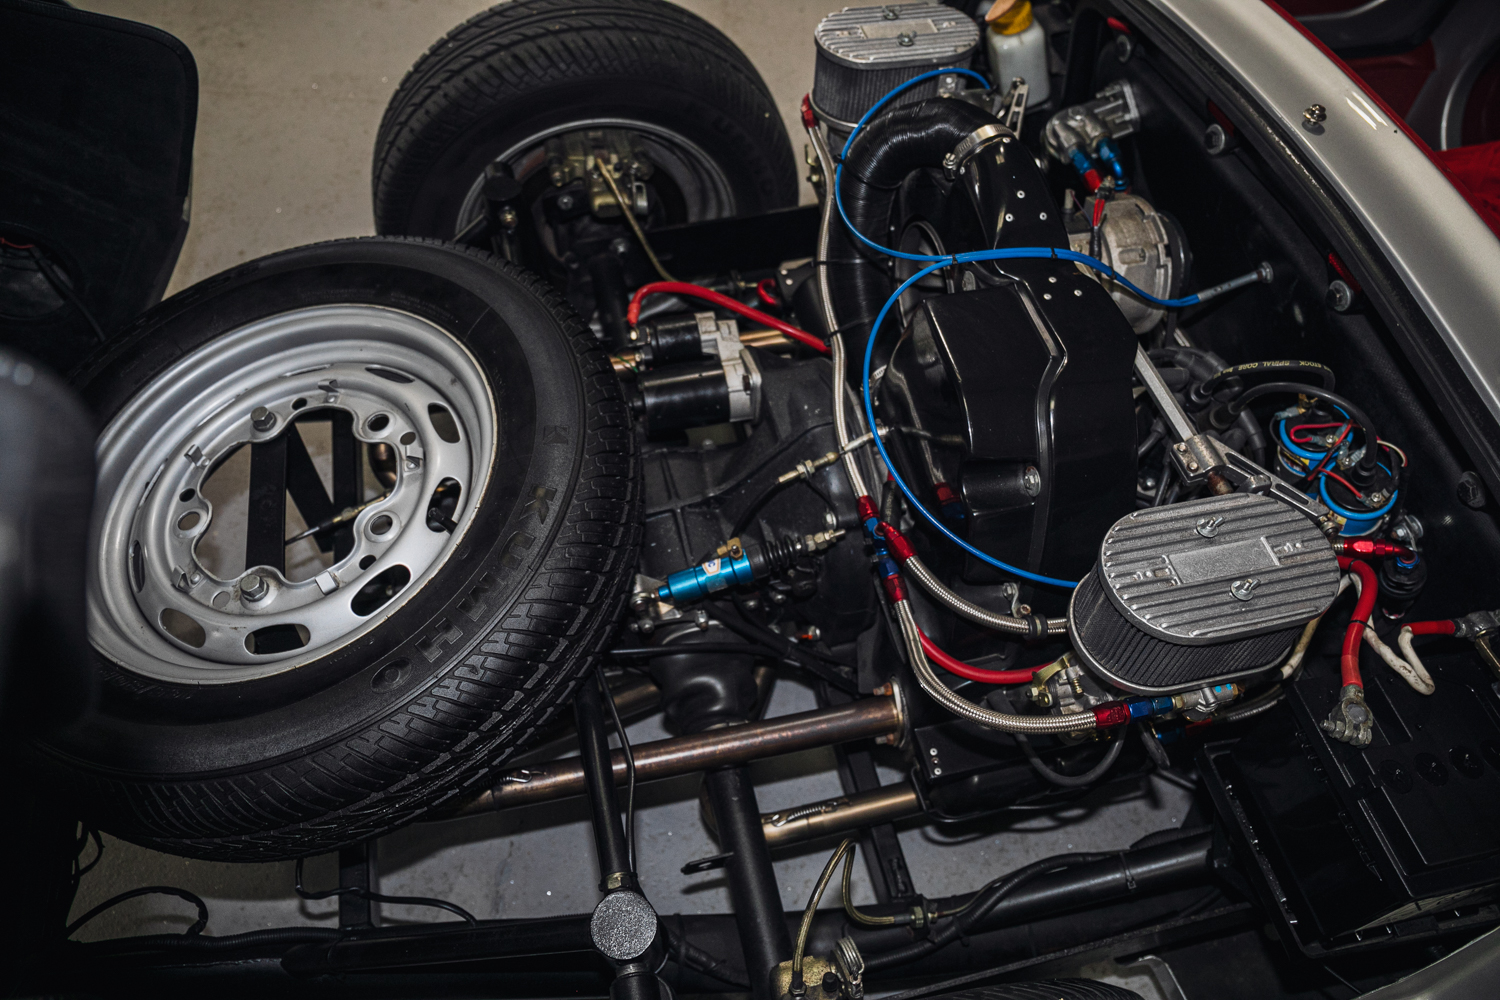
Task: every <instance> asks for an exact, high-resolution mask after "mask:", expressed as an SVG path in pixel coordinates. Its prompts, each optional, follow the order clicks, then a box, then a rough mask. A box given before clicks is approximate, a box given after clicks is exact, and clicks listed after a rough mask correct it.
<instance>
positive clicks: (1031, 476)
mask: <svg viewBox="0 0 1500 1000" xmlns="http://www.w3.org/2000/svg"><path fill="white" fill-rule="evenodd" d="M1021 486H1022V488H1024V489H1025V490H1026V495H1027V496H1032V497H1034V496H1036V495H1037V494H1038V493H1040V492H1042V474H1041V473H1040V472H1038V471H1037V468H1036V466H1034V465H1028V466H1026V471H1024V472H1022V473H1021Z"/></svg>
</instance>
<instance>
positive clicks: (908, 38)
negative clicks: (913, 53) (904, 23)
mask: <svg viewBox="0 0 1500 1000" xmlns="http://www.w3.org/2000/svg"><path fill="white" fill-rule="evenodd" d="M896 44H897V45H899V46H901V47H902V48H903V49H908V48H911V47H912V46H913V45H915V44H917V36H916V35H913V34H912V33H911V32H909V31H903V32H901V34H899V35H897V36H896Z"/></svg>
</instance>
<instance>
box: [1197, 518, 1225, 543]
mask: <svg viewBox="0 0 1500 1000" xmlns="http://www.w3.org/2000/svg"><path fill="white" fill-rule="evenodd" d="M1223 524H1224V518H1223V517H1220V516H1217V515H1216V516H1214V517H1201V518H1199V519H1198V527H1197V529H1196V530H1197V532H1198V534H1200V535H1202V536H1203V537H1204V538H1212V537H1214V536H1215V535H1217V534H1218V533H1219V528H1220V527H1222V526H1223Z"/></svg>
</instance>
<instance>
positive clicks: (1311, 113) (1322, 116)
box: [1302, 104, 1328, 125]
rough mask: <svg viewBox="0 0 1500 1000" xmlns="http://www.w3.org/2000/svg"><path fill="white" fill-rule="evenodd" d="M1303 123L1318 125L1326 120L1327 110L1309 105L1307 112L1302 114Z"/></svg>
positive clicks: (1320, 106) (1319, 106)
mask: <svg viewBox="0 0 1500 1000" xmlns="http://www.w3.org/2000/svg"><path fill="white" fill-rule="evenodd" d="M1302 119H1303V121H1305V122H1307V123H1308V124H1309V125H1318V124H1321V123H1323V122H1325V121H1327V120H1328V109H1327V108H1325V107H1323V105H1321V104H1309V105H1308V106H1307V110H1306V111H1304V112H1302Z"/></svg>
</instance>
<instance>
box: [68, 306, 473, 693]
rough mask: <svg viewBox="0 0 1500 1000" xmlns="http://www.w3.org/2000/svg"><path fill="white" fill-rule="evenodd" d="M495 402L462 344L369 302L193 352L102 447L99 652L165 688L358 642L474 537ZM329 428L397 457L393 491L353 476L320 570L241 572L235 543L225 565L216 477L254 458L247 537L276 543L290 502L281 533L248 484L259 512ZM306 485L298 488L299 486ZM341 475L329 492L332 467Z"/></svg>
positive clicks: (246, 673)
mask: <svg viewBox="0 0 1500 1000" xmlns="http://www.w3.org/2000/svg"><path fill="white" fill-rule="evenodd" d="M492 398H493V397H492V394H491V391H490V387H489V385H488V382H487V380H486V379H485V377H484V375H483V373H482V372H481V370H480V368H479V365H478V363H477V362H476V361H475V360H474V358H473V357H472V356H471V355H470V354H469V352H468V351H467V350H466V349H465V348H464V347H463V346H462V345H460V344H459V343H458V341H456V340H455V339H453V338H452V337H451V336H449V335H448V334H447V333H445V332H444V331H442V330H441V329H439V328H438V327H436V326H434V325H433V324H431V323H429V322H427V321H426V320H423V319H420V318H419V317H416V316H412V315H410V314H408V313H403V312H399V311H397V310H393V309H386V308H382V307H377V306H365V305H337V306H319V307H314V308H308V309H300V310H295V311H292V312H287V313H283V314H280V315H277V316H273V317H270V318H267V319H264V320H260V321H257V322H255V323H252V324H249V325H247V326H244V327H241V328H239V329H236V330H234V331H232V332H230V333H228V334H226V335H224V336H222V337H219V338H217V339H215V340H214V341H213V342H211V343H210V344H208V345H206V346H204V347H202V348H200V349H198V350H197V351H195V352H193V353H192V354H190V355H189V356H188V357H186V358H184V359H183V360H182V361H180V362H178V363H177V364H176V365H174V366H173V367H172V368H170V369H169V370H167V371H166V372H164V373H162V374H161V375H159V376H157V378H156V379H154V380H153V381H152V383H151V384H150V385H149V386H147V387H146V388H145V389H143V390H142V391H141V392H139V393H138V394H137V395H136V397H135V398H134V399H133V400H132V401H131V402H130V403H129V404H128V405H127V406H126V407H125V409H124V410H122V411H121V413H120V414H119V415H118V416H116V417H115V418H114V419H113V420H112V421H111V422H110V424H109V426H108V427H107V428H105V430H104V432H103V434H102V435H101V436H100V439H99V443H98V445H97V448H96V461H97V467H98V488H97V494H96V499H95V511H96V514H95V523H94V526H93V544H92V552H93V554H94V557H93V562H92V565H91V567H90V580H89V598H90V600H89V637H90V640H91V641H92V642H93V644H94V646H95V647H96V648H97V649H99V650H100V651H101V652H102V653H104V654H105V655H106V656H108V657H109V658H110V659H112V660H114V661H115V662H117V663H119V664H120V665H121V666H123V667H125V668H127V669H129V670H132V671H134V672H137V673H141V674H144V675H146V676H149V677H152V678H154V679H157V680H162V681H170V682H177V683H190V684H223V683H233V682H240V681H246V680H253V679H256V678H260V677H266V676H270V675H273V674H277V673H281V672H284V671H287V670H291V669H293V668H295V667H297V666H300V665H302V664H304V663H307V662H309V661H311V660H313V659H317V658H319V657H322V656H325V655H327V654H328V653H330V652H332V651H333V650H335V649H337V648H339V647H341V646H343V645H346V644H347V643H349V642H351V641H353V640H355V639H357V638H358V637H359V636H361V635H363V634H365V633H366V632H368V631H369V630H370V629H372V628H374V627H375V626H376V625H377V624H379V622H381V621H383V620H384V619H386V618H388V617H389V616H390V615H391V614H392V613H393V612H395V611H396V609H397V608H399V607H401V606H402V605H403V604H405V603H406V602H408V601H409V600H410V599H411V597H412V596H413V595H415V594H416V593H417V592H418V591H419V590H420V589H421V588H422V587H423V586H424V585H425V584H426V583H427V582H428V581H429V580H430V579H431V578H432V576H433V574H434V573H436V572H437V571H438V569H439V568H440V567H441V566H442V565H443V563H444V562H445V561H446V560H447V558H448V557H449V555H450V554H451V553H452V552H453V551H454V549H455V547H456V546H457V545H458V544H459V541H460V539H461V538H462V537H463V536H464V534H465V532H466V531H467V530H468V527H469V525H470V523H471V521H472V519H473V512H474V510H475V509H476V508H477V506H478V504H479V501H480V499H481V498H482V497H483V496H484V492H485V489H486V488H487V486H488V483H489V477H490V471H491V467H492V465H493V456H494V454H495V448H496V438H497V421H496V417H495V412H494V406H493V404H492V402H491V400H492ZM444 414H447V416H446V417H445V416H444ZM323 418H326V419H328V420H330V435H332V434H333V433H335V432H334V431H333V429H332V428H333V427H334V426H335V424H334V423H333V422H334V421H337V422H341V423H342V425H343V426H344V427H345V428H346V430H345V431H344V434H345V437H344V439H343V440H344V445H345V447H346V448H348V447H352V448H353V454H354V455H355V456H356V462H358V461H359V459H360V458H362V457H363V455H364V454H365V453H367V452H368V451H369V449H370V447H371V446H384V447H386V448H389V449H390V450H391V451H390V455H391V457H392V458H394V460H395V461H394V463H393V464H394V466H395V469H394V477H393V482H392V481H390V479H391V477H388V478H387V482H386V483H381V481H380V480H378V479H376V480H375V483H376V485H375V487H374V488H373V490H372V489H371V487H370V481H371V479H373V478H374V476H373V473H371V474H367V475H363V476H362V477H360V480H359V481H360V482H362V484H363V487H362V488H363V492H362V493H361V494H359V497H360V499H359V501H358V503H357V504H351V505H349V506H348V507H346V508H344V509H341V510H339V511H338V512H337V513H339V514H342V515H345V516H344V520H343V521H341V522H340V525H339V526H338V527H337V528H331V529H328V530H327V531H325V532H322V533H320V534H319V535H315V536H312V537H313V538H319V537H326V536H328V535H330V534H334V533H336V532H338V531H342V532H343V533H344V542H343V543H342V547H343V548H344V549H347V551H342V552H340V551H338V549H337V548H336V549H335V552H334V555H333V557H332V561H331V563H330V562H328V560H326V559H325V560H323V563H324V564H323V565H317V564H312V565H307V564H306V560H304V565H303V566H302V570H303V571H302V572H301V573H297V572H289V571H288V570H285V569H279V568H276V567H274V566H272V567H271V568H267V564H266V563H262V564H259V565H245V561H246V559H245V553H244V549H243V547H242V548H241V552H240V560H239V563H240V566H242V567H243V569H242V571H238V572H236V571H235V567H234V566H233V561H234V560H233V545H234V535H235V532H234V511H233V503H234V502H235V501H232V500H226V499H225V491H226V490H230V491H231V493H232V487H230V486H224V485H222V484H221V480H220V479H219V478H218V477H219V475H220V474H221V473H222V474H223V475H224V476H226V477H227V476H229V475H230V472H229V471H226V470H230V469H231V468H232V463H233V462H234V461H235V460H236V459H237V457H240V456H243V453H244V452H249V458H248V467H249V469H250V479H249V485H248V486H247V493H246V496H245V505H246V518H247V528H246V531H247V532H248V531H250V530H252V529H251V527H250V525H258V526H259V537H260V539H261V544H260V546H259V550H258V551H259V552H260V553H261V554H265V553H266V552H268V551H274V545H273V546H272V547H271V548H270V549H268V548H267V545H266V540H267V538H270V539H271V540H272V542H274V540H275V537H276V535H279V534H280V533H281V530H282V528H283V526H284V523H285V521H287V520H292V521H293V523H294V526H295V522H296V521H297V520H298V519H300V517H301V515H302V513H303V512H302V511H301V510H300V507H301V502H300V501H299V500H297V496H298V495H299V494H296V493H294V494H293V495H292V499H291V500H289V501H286V512H287V513H286V514H285V515H283V517H282V519H281V521H277V519H276V517H275V515H274V510H275V508H274V500H273V501H272V503H273V507H272V513H271V514H269V515H268V514H266V513H264V512H265V510H266V508H265V507H264V506H261V507H258V508H251V507H250V499H249V493H248V491H249V489H252V488H254V487H255V485H256V484H257V483H259V488H260V490H261V492H260V494H258V496H259V497H260V498H261V503H262V504H264V503H265V502H266V498H267V497H268V496H269V497H271V498H274V496H275V489H274V486H275V485H276V480H275V476H274V473H273V474H271V476H270V478H269V479H267V478H266V474H265V472H264V470H265V469H267V468H274V465H275V462H274V459H275V456H276V455H277V453H278V452H277V449H278V448H286V449H287V450H288V451H294V450H295V448H296V447H297V446H298V443H299V442H301V440H302V439H303V438H304V437H305V436H306V435H305V434H304V430H305V428H306V427H307V426H308V425H309V424H310V423H312V422H315V421H317V420H320V419H323ZM289 435H296V436H297V437H298V442H292V441H290V440H289ZM350 435H352V438H353V444H352V446H351V445H350V444H349V442H348V437H349V436H350ZM278 441H279V442H282V443H281V444H278V443H277V442H278ZM302 446H303V447H304V448H305V444H303V445H302ZM346 453H347V452H346ZM258 456H266V457H258ZM330 460H331V456H330ZM240 461H242V462H243V461H244V459H243V458H242V457H240ZM282 461H283V463H284V464H283V465H282V468H283V469H290V467H291V464H288V463H286V462H285V460H282ZM257 462H260V463H261V464H260V465H259V466H258V468H259V469H260V470H261V472H260V473H259V479H257V475H258V474H257V472H256V469H257V464H256V463H257ZM357 467H358V466H356V468H357ZM303 468H306V466H303ZM346 468H347V467H346ZM348 481H349V480H348V479H347V478H346V479H345V480H344V482H346V483H347V482H348ZM223 482H228V480H224V481H223ZM300 482H301V484H302V486H303V489H304V492H303V493H301V494H300V495H301V496H304V497H305V496H308V494H307V493H306V492H305V489H306V484H307V482H308V480H307V479H306V477H305V476H304V478H303V479H302V480H301V481H300ZM334 482H335V488H334V492H335V494H337V493H338V492H339V485H338V484H339V482H340V480H339V478H338V474H337V473H335V478H334ZM268 483H269V484H270V485H267V484H268ZM455 485H456V487H457V503H456V505H453V504H452V503H451V498H452V497H453V495H454V487H455ZM440 486H441V487H442V489H441V490H440V489H439V487H440ZM382 491H383V493H384V495H379V494H380V493H381V492H382ZM371 492H374V493H376V494H377V495H376V497H374V498H371V497H370V493H371ZM285 496H286V494H285V493H283V494H282V497H283V499H285ZM211 498H212V499H211ZM325 499H326V494H325ZM439 501H441V502H439ZM434 503H437V505H438V507H439V511H440V514H442V516H441V517H440V518H437V519H434V518H432V517H431V516H430V515H429V509H430V507H431V506H433V505H434ZM310 506H311V505H310ZM450 507H451V511H449V508H450ZM350 510H352V511H353V513H349V511H350ZM254 511H260V512H261V513H260V515H259V516H258V517H256V518H254V519H252V513H253V512H254ZM216 515H218V516H219V522H218V523H217V524H216V521H215V517H216ZM429 521H433V523H432V524H429ZM439 521H441V523H438V522H439ZM269 532H275V533H276V535H268V533H269ZM247 538H248V534H246V535H245V536H244V538H242V541H243V540H244V539H247ZM298 544H303V543H298ZM283 551H286V549H284V550H283ZM251 554H252V555H253V554H254V552H253V551H252V553H251ZM283 558H284V559H285V557H283ZM226 560H227V562H226ZM226 565H228V567H229V568H228V570H226ZM299 576H300V577H301V578H300V579H299V578H297V577H299ZM268 630H269V631H268Z"/></svg>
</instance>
